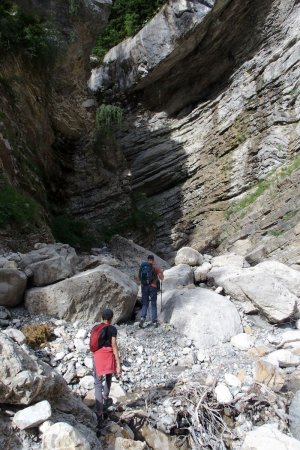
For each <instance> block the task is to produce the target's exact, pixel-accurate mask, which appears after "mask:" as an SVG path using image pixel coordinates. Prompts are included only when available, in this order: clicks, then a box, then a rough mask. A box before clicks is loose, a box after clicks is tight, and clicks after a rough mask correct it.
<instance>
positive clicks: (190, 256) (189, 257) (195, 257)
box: [175, 247, 203, 266]
mask: <svg viewBox="0 0 300 450" xmlns="http://www.w3.org/2000/svg"><path fill="white" fill-rule="evenodd" d="M202 263H203V256H202V255H201V253H199V252H198V251H197V250H195V249H193V248H192V247H182V248H181V249H179V250H178V252H177V255H176V256H175V264H176V266H177V265H178V264H188V265H189V266H200V265H201V264H202Z"/></svg>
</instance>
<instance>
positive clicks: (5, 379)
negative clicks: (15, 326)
mask: <svg viewBox="0 0 300 450" xmlns="http://www.w3.org/2000/svg"><path fill="white" fill-rule="evenodd" d="M66 389H67V386H66V383H65V381H64V379H63V378H62V376H61V375H59V374H58V373H57V372H55V371H54V370H52V369H51V367H50V366H48V365H47V364H45V363H44V362H42V361H40V360H38V359H37V358H36V357H35V356H34V354H32V353H31V352H30V351H29V350H28V351H27V350H26V348H23V347H20V346H19V345H18V344H16V343H15V342H13V341H12V340H11V339H10V338H9V337H7V336H6V335H5V334H4V333H2V332H0V403H10V404H17V405H29V404H30V403H32V402H33V401H39V400H45V399H51V398H54V397H56V396H59V395H61V393H62V392H64V391H65V390H66Z"/></svg>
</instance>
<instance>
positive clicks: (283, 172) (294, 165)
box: [225, 155, 300, 220]
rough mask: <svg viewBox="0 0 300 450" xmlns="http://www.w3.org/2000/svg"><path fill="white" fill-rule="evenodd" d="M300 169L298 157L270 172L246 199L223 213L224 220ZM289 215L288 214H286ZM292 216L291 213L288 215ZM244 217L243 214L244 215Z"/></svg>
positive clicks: (299, 157) (299, 158)
mask: <svg viewBox="0 0 300 450" xmlns="http://www.w3.org/2000/svg"><path fill="white" fill-rule="evenodd" d="M299 168H300V156H298V155H297V156H295V157H294V159H293V160H292V162H291V163H290V164H288V165H286V166H284V167H282V168H280V169H279V170H276V171H275V172H271V173H270V174H269V175H268V176H267V177H266V178H265V179H264V180H261V181H259V182H258V183H257V185H256V188H255V190H254V192H252V193H250V194H248V195H247V196H246V197H244V198H243V199H242V200H240V201H239V202H236V203H234V204H233V205H232V206H230V207H229V208H228V209H227V210H226V211H225V218H226V219H228V218H229V217H230V216H231V214H234V213H237V212H240V211H241V210H242V209H244V208H246V207H247V206H249V205H251V204H252V203H254V202H255V200H256V199H257V198H258V197H260V196H261V195H262V194H263V193H264V192H265V191H266V189H268V188H269V187H270V186H271V185H272V184H274V183H275V182H277V181H280V180H282V179H284V178H287V177H289V176H290V175H291V174H292V173H293V172H294V171H295V170H297V169H299ZM287 214H289V213H287ZM290 214H292V213H290ZM244 216H245V214H244ZM290 217H292V216H290ZM288 218H289V217H288V216H287V215H286V217H284V219H285V220H287V219H288Z"/></svg>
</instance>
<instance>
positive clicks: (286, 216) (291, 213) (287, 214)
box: [282, 211, 298, 220]
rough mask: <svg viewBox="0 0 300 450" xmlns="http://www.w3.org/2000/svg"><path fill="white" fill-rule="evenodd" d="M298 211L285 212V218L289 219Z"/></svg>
mask: <svg viewBox="0 0 300 450" xmlns="http://www.w3.org/2000/svg"><path fill="white" fill-rule="evenodd" d="M297 212H298V211H289V212H287V213H285V214H284V216H282V218H283V220H289V219H292V218H293V217H294V216H295V215H296V214H297Z"/></svg>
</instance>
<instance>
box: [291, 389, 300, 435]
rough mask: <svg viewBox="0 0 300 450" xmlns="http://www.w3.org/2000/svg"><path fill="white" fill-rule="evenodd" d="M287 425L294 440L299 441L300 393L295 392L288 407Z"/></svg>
mask: <svg viewBox="0 0 300 450" xmlns="http://www.w3.org/2000/svg"><path fill="white" fill-rule="evenodd" d="M289 425H290V430H291V433H292V435H293V436H294V438H296V439H298V440H300V391H297V392H296V394H295V395H294V397H293V399H292V401H291V404H290V407H289Z"/></svg>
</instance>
